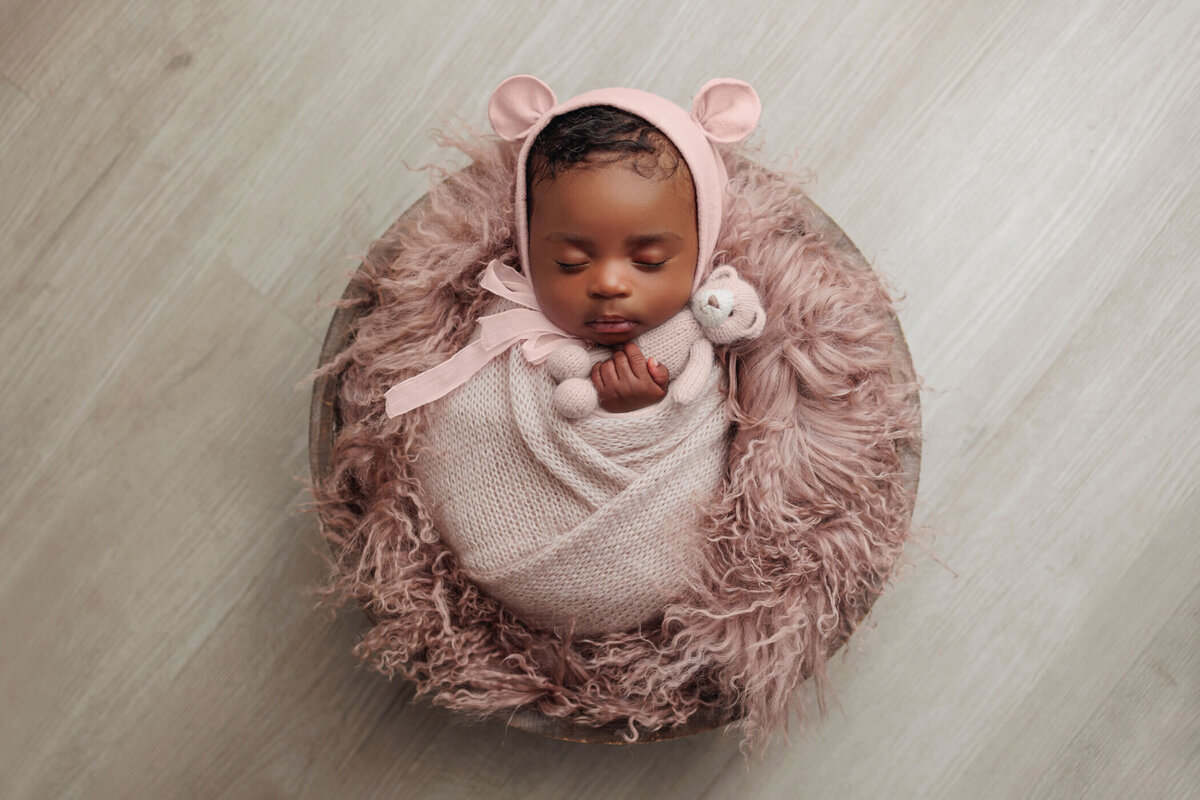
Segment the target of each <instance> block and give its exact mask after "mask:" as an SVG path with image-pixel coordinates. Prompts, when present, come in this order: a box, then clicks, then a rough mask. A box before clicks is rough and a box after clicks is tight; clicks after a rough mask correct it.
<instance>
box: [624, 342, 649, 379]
mask: <svg viewBox="0 0 1200 800" xmlns="http://www.w3.org/2000/svg"><path fill="white" fill-rule="evenodd" d="M625 356H626V357H627V358H628V359H629V370H630V372H632V373H633V375H634V377H636V378H638V379H639V380H643V381H644V380H646V379H647V378H649V377H650V372H649V370H647V369H646V355H645V353H643V352H642V348H640V347H638V346H637V345H636V344H634V343H633V342H632V341H629V342H626V343H625Z"/></svg>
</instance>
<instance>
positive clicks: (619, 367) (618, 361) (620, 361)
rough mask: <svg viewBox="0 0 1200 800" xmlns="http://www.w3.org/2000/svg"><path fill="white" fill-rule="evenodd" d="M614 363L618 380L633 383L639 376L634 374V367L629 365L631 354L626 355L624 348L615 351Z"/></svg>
mask: <svg viewBox="0 0 1200 800" xmlns="http://www.w3.org/2000/svg"><path fill="white" fill-rule="evenodd" d="M612 363H613V368H614V369H615V370H616V373H617V378H618V380H621V381H623V382H625V383H633V382H635V381H636V380H637V376H636V375H634V374H633V369H632V368H631V367H630V365H629V356H627V355H625V351H624V350H618V351H617V352H615V353H613V357H612Z"/></svg>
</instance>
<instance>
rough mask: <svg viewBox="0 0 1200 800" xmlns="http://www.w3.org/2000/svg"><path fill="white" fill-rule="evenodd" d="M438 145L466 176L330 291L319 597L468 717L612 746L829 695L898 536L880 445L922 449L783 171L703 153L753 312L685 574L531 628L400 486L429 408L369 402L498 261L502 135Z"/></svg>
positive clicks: (383, 655)
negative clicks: (328, 428)
mask: <svg viewBox="0 0 1200 800" xmlns="http://www.w3.org/2000/svg"><path fill="white" fill-rule="evenodd" d="M443 141H445V142H446V143H449V144H452V145H454V146H455V147H458V148H459V149H461V150H462V151H463V152H464V153H466V155H467V156H468V158H469V159H470V161H471V164H470V166H468V167H467V168H466V169H463V170H461V171H456V172H440V173H438V174H437V176H436V177H437V178H438V180H437V181H436V182H435V184H434V186H433V188H432V189H431V190H430V192H429V194H428V196H427V198H426V200H425V201H424V202H423V203H421V204H420V205H419V206H418V207H415V208H414V209H413V210H412V212H411V213H410V214H408V215H406V216H405V218H404V219H402V220H401V221H399V222H398V223H397V224H396V225H394V226H393V227H392V228H391V229H390V230H389V231H388V232H387V233H386V235H384V236H383V237H382V238H381V239H379V240H378V241H376V242H374V243H373V244H372V246H371V248H370V250H369V252H368V253H367V255H366V257H365V259H364V261H363V264H362V266H361V268H360V269H359V271H358V272H357V273H356V276H355V278H354V283H353V287H352V297H350V299H347V300H346V301H344V302H343V304H342V305H343V306H344V307H355V308H357V309H358V310H359V311H360V312H361V314H360V316H358V318H357V319H356V321H355V322H354V323H353V327H352V329H351V335H350V337H349V339H348V340H347V345H346V347H345V349H343V350H342V351H341V352H339V353H338V354H337V355H336V356H335V357H334V358H333V359H332V360H330V361H329V362H328V363H327V364H325V365H324V366H323V367H322V368H321V369H320V370H319V371H318V372H317V373H315V374H314V377H316V375H327V376H331V377H333V378H336V381H337V386H338V398H337V413H338V428H337V429H336V433H335V436H334V440H333V443H332V448H331V453H330V458H329V469H328V474H325V475H323V476H321V477H320V478H319V480H318V482H317V483H315V484H313V485H312V486H311V490H312V493H313V498H314V508H315V510H316V511H317V512H318V513H319V514H320V519H321V529H322V532H323V534H324V536H325V537H326V540H327V541H328V543H329V547H330V551H331V553H332V571H331V574H330V583H329V586H328V594H327V599H328V600H329V601H330V602H338V601H354V602H355V603H356V604H358V605H361V606H362V607H363V608H364V609H366V610H367V612H368V613H369V614H370V615H371V618H372V625H371V627H370V629H369V630H368V631H367V632H366V634H365V635H364V637H363V638H362V640H361V642H359V644H358V645H357V646H356V647H355V653H356V654H357V655H358V656H359V657H360V658H362V659H363V660H365V661H366V662H368V663H369V664H370V665H371V666H372V667H374V668H375V669H378V670H379V671H381V672H383V673H384V674H386V675H389V676H391V675H398V676H401V677H403V678H404V679H406V680H407V681H410V682H411V684H412V685H413V687H414V688H415V690H416V692H417V693H418V694H419V695H423V696H426V697H429V698H431V699H432V700H433V702H435V703H436V704H438V705H441V706H444V707H446V708H450V709H454V710H456V711H458V712H461V713H464V714H471V715H478V716H498V717H500V718H503V719H507V718H508V717H509V716H510V715H511V714H512V713H513V711H514V710H517V709H532V710H535V711H538V712H540V713H541V714H544V715H547V716H549V717H553V718H557V719H563V720H568V721H571V722H574V723H578V724H585V725H610V724H611V725H616V726H624V728H623V729H624V731H625V735H626V736H627V738H629V739H635V738H637V737H638V736H640V735H641V734H642V733H644V732H647V731H654V730H658V729H662V728H664V727H669V726H675V725H679V724H682V723H685V722H687V721H688V720H691V719H695V718H697V716H698V715H702V714H715V715H718V716H720V717H724V718H725V719H731V720H736V724H737V726H738V728H739V729H740V731H741V732H742V733H743V734H744V736H745V737H746V740H747V741H748V742H749V743H751V744H755V743H761V742H763V741H764V740H765V739H766V737H767V735H768V734H769V733H770V732H772V731H774V730H777V729H779V728H782V727H783V725H784V723H785V721H786V719H787V717H788V715H789V709H792V708H796V709H799V708H800V707H801V701H802V700H803V696H804V694H803V692H798V691H796V690H797V688H798V687H814V688H816V689H818V690H821V689H822V688H823V687H824V686H825V685H826V681H827V673H826V669H825V663H826V658H827V654H828V653H829V651H830V649H831V648H833V647H835V646H836V645H837V644H839V643H840V642H842V641H844V640H845V638H846V637H847V636H849V635H850V633H851V632H852V631H853V630H854V629H855V627H856V626H857V625H858V622H859V620H860V619H861V617H862V615H863V613H864V612H865V610H866V609H867V608H868V607H869V605H870V603H871V601H872V600H873V599H874V597H875V596H876V595H877V594H878V593H879V592H880V591H882V590H883V588H884V587H885V586H886V584H887V583H888V581H889V579H890V577H891V576H892V574H893V571H894V568H895V567H896V564H897V561H898V559H899V557H900V554H901V551H902V548H903V545H904V542H905V541H906V539H907V538H908V536H909V519H910V515H911V512H912V503H913V499H914V498H913V496H912V494H911V493H910V492H909V491H907V490H906V489H905V485H904V471H903V468H902V464H901V461H900V456H899V453H898V451H899V450H900V449H902V448H912V447H915V446H917V444H918V443H919V418H918V416H917V413H916V406H915V404H914V402H913V399H912V395H913V393H914V391H915V385H914V383H913V382H912V381H913V378H912V376H911V375H906V374H903V373H898V372H896V368H897V356H896V353H897V352H902V350H900V349H899V345H898V344H897V343H896V341H895V338H894V336H893V333H892V329H891V327H890V323H889V315H890V313H891V308H892V307H891V301H890V299H889V297H888V295H887V292H886V291H885V290H884V288H883V286H882V285H881V283H880V281H879V279H878V277H877V276H876V275H875V274H874V273H873V272H871V271H870V270H869V269H863V268H861V267H860V265H859V264H858V262H857V261H855V259H854V258H853V257H852V256H851V255H849V254H848V253H849V251H848V250H846V249H845V248H842V247H841V246H840V245H839V244H838V242H837V238H836V234H837V232H836V231H834V233H833V235H830V234H829V233H827V232H826V230H825V228H823V227H822V225H823V223H822V222H821V221H820V218H819V216H818V215H819V212H818V211H816V210H815V208H814V207H813V206H812V204H811V203H810V201H808V199H807V198H806V197H805V196H804V194H803V191H802V184H801V183H800V181H798V180H797V179H796V178H795V177H793V176H790V175H787V174H781V173H777V172H772V171H769V170H766V169H764V168H763V167H761V166H758V165H757V164H755V163H754V162H753V161H751V160H749V159H747V158H746V157H744V156H742V155H739V154H737V153H736V152H734V151H732V150H728V149H726V150H722V155H723V157H724V159H725V166H726V167H727V169H728V175H729V187H728V194H727V196H726V204H725V211H724V218H723V224H722V228H721V234H720V237H719V239H718V240H717V242H716V247H715V252H716V253H717V254H718V255H719V257H720V258H721V260H722V263H728V264H731V265H733V266H734V267H736V269H737V271H738V273H739V274H740V275H741V276H742V277H743V278H745V279H746V280H748V281H750V282H751V283H752V284H753V285H754V286H755V287H756V288H757V289H758V291H759V293H760V296H761V299H762V303H763V306H764V307H765V309H766V319H767V323H766V328H765V330H764V331H763V333H762V335H761V336H759V337H758V338H757V339H754V340H751V341H748V342H734V343H732V344H729V345H718V346H716V348H715V350H716V355H717V358H718V359H719V361H720V364H721V365H722V371H723V373H724V375H725V376H726V378H727V381H728V384H729V389H728V392H727V393H726V399H725V401H724V403H725V410H726V414H727V416H728V417H729V418H730V419H731V420H732V421H733V423H734V426H735V427H734V431H733V439H732V442H731V443H730V446H729V455H728V459H727V462H726V465H725V471H724V474H723V478H722V482H721V486H720V491H719V492H718V496H717V497H716V498H715V499H714V500H713V501H712V502H710V503H708V504H706V505H705V506H704V507H703V508H701V509H700V519H699V524H698V535H699V537H700V540H701V545H700V566H699V579H698V580H699V582H698V585H697V586H696V587H695V591H694V593H692V595H691V596H690V597H689V598H686V599H681V600H680V601H678V602H672V603H670V604H669V605H668V606H667V607H666V608H665V609H664V613H663V615H662V618H661V620H658V621H655V622H653V623H651V624H645V625H643V626H642V628H641V629H640V630H637V631H617V632H613V633H606V634H601V635H597V636H592V637H579V636H573V635H568V634H564V633H562V632H560V631H555V630H551V629H547V628H543V627H536V626H531V625H529V624H527V623H525V622H524V621H522V620H521V619H519V618H517V617H515V616H514V615H513V614H512V613H511V611H510V610H509V609H507V607H506V606H504V605H502V604H501V603H499V602H498V601H496V599H495V598H493V597H491V596H489V595H488V594H487V593H485V592H483V591H481V590H480V589H479V588H478V585H477V584H476V583H475V582H474V581H473V580H471V578H470V577H469V576H468V575H467V574H466V572H465V571H464V570H463V568H462V564H461V562H460V560H459V557H458V556H457V555H455V553H454V552H453V551H452V550H451V549H450V547H449V546H448V544H447V542H446V541H445V540H444V539H443V538H442V537H441V535H440V534H439V531H438V526H437V524H436V523H435V519H434V511H435V510H434V509H433V508H431V507H430V505H429V504H428V502H427V500H426V497H425V494H424V493H423V492H422V488H423V487H422V486H421V482H420V480H419V479H418V478H417V477H416V475H417V471H418V468H419V465H420V464H421V462H422V461H424V460H425V459H428V458H431V457H433V456H432V455H431V453H430V450H429V447H428V444H427V443H426V441H425V437H424V436H423V431H424V430H425V429H426V426H427V425H428V424H429V422H430V419H429V417H430V413H429V412H430V408H429V407H425V408H418V409H416V410H414V411H412V412H410V413H409V414H405V415H403V416H400V417H397V418H395V419H388V418H387V417H386V415H385V413H384V407H383V394H384V392H385V391H386V389H387V388H388V387H390V386H392V385H394V384H395V383H397V382H398V381H400V380H403V379H404V378H406V377H409V376H411V375H414V374H417V373H420V372H422V371H424V370H426V369H429V368H430V367H432V366H434V365H436V364H439V363H441V362H442V361H444V360H445V359H447V358H448V357H450V356H451V355H453V354H454V353H456V352H458V351H459V350H460V349H461V348H462V347H463V346H464V345H465V344H466V342H467V340H468V338H469V337H470V335H471V332H472V330H473V328H474V326H475V322H476V320H478V318H479V317H480V316H481V315H482V314H484V313H486V312H487V310H488V309H489V307H490V306H491V305H492V302H493V300H494V295H491V294H490V293H488V292H486V291H484V290H483V289H482V288H481V287H480V286H479V279H480V273H481V270H482V269H483V267H484V265H486V264H487V263H488V262H489V261H490V260H491V259H494V258H505V259H513V258H515V257H516V240H515V235H514V230H513V201H514V193H513V188H514V185H513V182H514V178H515V175H516V171H517V165H516V159H517V154H518V151H519V147H517V146H516V145H515V144H513V143H511V142H504V141H501V140H499V139H497V138H495V137H491V136H487V137H483V136H474V135H472V136H469V137H457V138H453V139H451V138H446V139H443ZM509 263H512V261H510V262H509ZM498 368H499V367H497V369H498ZM495 478H496V479H498V480H502V479H503V476H502V475H497V476H495ZM806 678H814V679H815V680H814V681H806V680H805V679H806ZM823 697H824V693H823V691H818V692H817V699H818V700H821V699H822V698H823ZM818 707H819V708H824V706H823V705H822V704H818Z"/></svg>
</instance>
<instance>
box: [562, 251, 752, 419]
mask: <svg viewBox="0 0 1200 800" xmlns="http://www.w3.org/2000/svg"><path fill="white" fill-rule="evenodd" d="M765 325H766V312H765V311H764V310H763V307H762V302H761V301H760V300H759V299H758V293H757V292H755V290H754V287H753V286H751V285H750V284H749V283H747V282H746V281H744V280H742V278H741V277H740V276H739V275H738V274H737V271H736V270H735V269H734V268H733V267H731V266H728V265H726V266H721V267H718V268H717V269H715V270H713V273H712V275H710V276H709V278H708V280H706V281H705V282H704V283H703V284H702V285H701V287H700V290H699V291H697V292H696V293H695V294H694V295H692V300H691V303H689V305H688V306H687V307H685V308H684V309H683V310H682V311H680V312H679V313H678V314H676V315H675V316H674V317H671V319H669V320H667V321H666V322H664V323H662V324H661V325H659V326H657V327H655V328H652V329H651V330H648V331H646V332H645V333H643V334H642V335H641V336H638V337H637V338H635V339H634V342H636V343H637V345H638V347H639V348H640V349H641V350H642V352H643V353H645V354H646V356H647V358H649V357H651V356H653V357H654V359H655V360H656V361H657V362H658V363H660V364H662V365H663V366H664V367H666V368H667V370H668V372H669V373H670V374H671V385H670V388H669V389H668V390H667V399H669V400H672V401H674V402H676V403H678V404H680V405H687V404H688V403H690V402H692V401H693V400H694V399H696V397H697V395H699V394H700V391H701V390H702V389H703V388H704V386H705V384H706V383H707V382H708V376H709V374H710V372H711V370H713V369H714V368H715V367H716V363H715V361H714V359H713V344H714V343H715V344H729V343H730V342H735V341H738V340H739V339H753V338H755V337H757V336H758V335H759V334H760V333H762V330H763V327H764V326H765ZM609 356H610V351H609V350H608V349H607V348H595V349H593V350H585V349H584V348H583V347H582V346H580V345H579V344H576V343H574V342H571V343H568V344H564V345H562V346H561V347H559V348H558V349H557V350H555V351H554V352H553V353H551V354H550V356H549V358H548V359H547V360H546V368H547V369H548V370H549V371H550V375H551V376H552V377H553V378H554V379H555V380H556V381H558V382H559V384H558V388H557V389H555V390H554V407H555V409H557V410H558V412H559V413H560V414H562V415H563V416H564V417H567V418H568V419H578V418H580V417H586V416H587V415H589V414H591V413H592V412H594V411H595V410H596V408H597V407H598V406H599V398H598V396H597V394H596V387H595V386H594V385H592V382H591V380H590V378H589V375H590V373H591V371H592V365H593V364H594V363H596V362H599V361H604V360H605V359H607V358H608V357H609Z"/></svg>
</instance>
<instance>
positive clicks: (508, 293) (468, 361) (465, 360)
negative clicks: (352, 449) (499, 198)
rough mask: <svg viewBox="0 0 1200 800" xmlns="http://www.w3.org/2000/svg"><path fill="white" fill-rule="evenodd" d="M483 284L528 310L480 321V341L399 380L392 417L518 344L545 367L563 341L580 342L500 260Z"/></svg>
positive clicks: (392, 394) (388, 403)
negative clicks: (556, 320)
mask: <svg viewBox="0 0 1200 800" xmlns="http://www.w3.org/2000/svg"><path fill="white" fill-rule="evenodd" d="M479 284H480V285H481V286H482V287H483V288H485V289H487V290H488V291H489V292H491V293H492V294H495V295H499V296H500V297H504V298H506V299H508V300H511V301H513V302H514V303H516V304H517V305H521V306H524V308H512V309H509V310H508V311H502V312H500V313H499V314H489V315H487V316H485V317H480V319H479V322H478V325H479V328H480V331H479V339H477V340H476V341H474V342H471V343H470V344H468V345H467V346H466V347H464V348H463V349H462V350H459V351H458V352H457V353H455V354H454V355H453V356H451V357H450V358H448V359H447V360H445V361H443V362H442V363H441V364H438V365H437V366H436V367H433V368H431V369H427V370H425V371H424V372H422V373H420V374H419V375H414V376H413V377H411V378H409V379H407V380H404V381H401V382H400V383H397V384H396V385H395V386H393V387H392V388H391V389H388V391H387V394H385V395H384V400H385V409H386V411H387V415H388V417H389V418H392V417H398V416H400V415H401V414H404V413H405V412H408V411H412V410H413V409H414V408H419V407H420V406H423V405H425V404H426V403H431V402H433V401H434V400H437V399H438V398H439V397H445V396H446V395H447V394H449V393H450V392H452V391H454V390H455V389H457V388H458V387H459V386H462V385H463V384H464V383H466V382H467V381H468V380H470V379H471V376H472V375H474V374H475V373H476V372H478V371H479V370H481V369H483V368H484V367H485V366H486V365H487V364H488V362H490V361H491V360H492V359H493V358H495V357H496V356H498V355H500V354H501V353H503V352H505V351H507V350H508V348H510V347H512V346H513V345H514V344H516V343H517V342H520V343H521V352H522V353H524V355H525V360H526V361H528V362H529V363H530V364H541V363H542V362H544V361H545V360H546V359H547V358H548V357H549V355H550V353H552V352H553V351H554V350H555V348H557V347H558V346H559V345H560V344H562V343H563V342H564V341H576V342H581V343H583V344H584V346H585V347H586V346H587V343H586V342H584V340H582V339H580V338H578V337H576V336H572V335H571V334H569V333H567V332H566V331H564V330H563V329H562V328H559V327H558V326H557V325H555V324H554V323H553V322H551V321H550V320H549V319H547V318H546V315H544V314H543V313H542V312H541V310H540V309H539V308H538V305H537V299H536V298H535V296H534V293H533V284H532V283H531V282H530V280H529V278H528V277H526V276H525V275H522V274H521V273H519V272H517V271H516V270H515V269H513V268H512V267H510V266H508V265H507V264H505V263H504V262H502V261H501V260H500V259H498V258H497V259H493V260H492V262H491V263H490V264H488V265H487V269H485V270H484V272H483V277H482V278H481V279H480V281H479Z"/></svg>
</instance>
